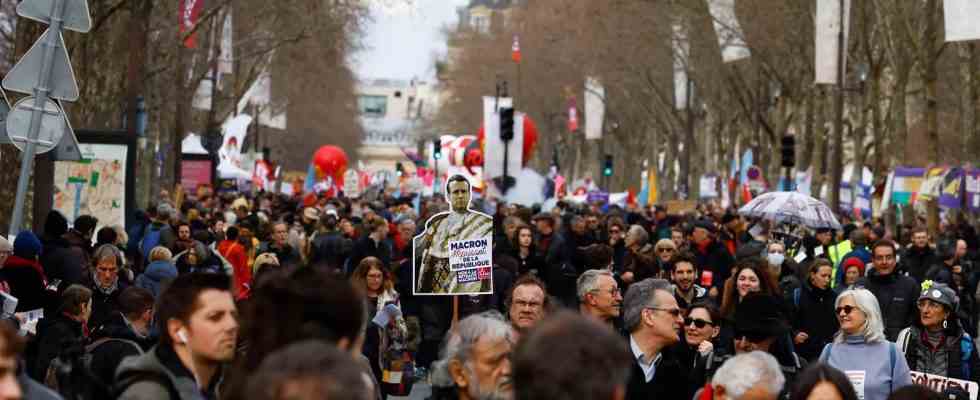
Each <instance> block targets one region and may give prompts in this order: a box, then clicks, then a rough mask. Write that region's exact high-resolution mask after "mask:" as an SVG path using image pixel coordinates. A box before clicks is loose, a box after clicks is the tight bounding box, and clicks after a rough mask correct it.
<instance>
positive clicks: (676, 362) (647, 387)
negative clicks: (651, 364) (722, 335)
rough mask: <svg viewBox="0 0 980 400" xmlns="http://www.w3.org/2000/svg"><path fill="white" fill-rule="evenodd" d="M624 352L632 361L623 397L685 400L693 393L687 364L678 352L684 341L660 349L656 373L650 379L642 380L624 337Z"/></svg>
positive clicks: (640, 371)
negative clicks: (628, 353) (627, 352)
mask: <svg viewBox="0 0 980 400" xmlns="http://www.w3.org/2000/svg"><path fill="white" fill-rule="evenodd" d="M625 342H626V343H624V346H626V351H629V352H630V356H631V357H632V358H633V361H632V363H631V365H630V380H629V383H627V385H626V400H641V399H643V400H645V399H689V398H691V396H692V395H693V394H694V387H693V386H692V385H691V384H690V382H689V379H690V377H689V375H688V374H689V371H688V368H689V366H688V365H686V364H684V361H683V360H684V358H683V357H682V356H681V355H680V354H679V352H682V351H683V349H682V347H686V346H687V345H686V344H678V345H675V346H672V347H668V348H665V349H664V350H663V351H661V352H660V357H661V358H660V361H659V362H657V364H656V372H654V375H653V379H651V380H650V382H647V381H646V376H645V375H644V374H643V368H641V367H640V363H639V362H638V361H637V359H636V358H635V357H633V350H632V348H631V347H630V344H629V342H630V339H629V338H628V337H627V339H626V341H625Z"/></svg>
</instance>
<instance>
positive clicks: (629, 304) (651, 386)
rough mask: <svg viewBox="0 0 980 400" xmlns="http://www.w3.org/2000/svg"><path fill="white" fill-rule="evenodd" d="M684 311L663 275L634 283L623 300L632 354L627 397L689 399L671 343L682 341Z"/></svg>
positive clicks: (686, 380)
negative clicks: (662, 277)
mask: <svg viewBox="0 0 980 400" xmlns="http://www.w3.org/2000/svg"><path fill="white" fill-rule="evenodd" d="M683 321H684V318H683V314H682V310H681V308H680V307H679V306H678V305H677V300H676V299H675V298H674V294H673V292H672V290H671V284H670V282H668V281H666V280H664V279H647V280H644V281H640V282H637V283H634V284H633V285H631V286H630V288H629V291H627V292H626V298H625V299H624V300H623V323H624V326H625V328H626V329H627V330H628V331H629V338H628V343H627V344H624V346H628V347H627V348H628V349H629V350H630V354H632V355H633V358H632V359H633V360H632V363H631V370H632V373H631V376H630V380H629V384H628V385H627V387H626V399H627V400H639V399H689V398H691V396H692V395H693V394H694V389H695V388H694V387H692V385H691V384H690V382H689V376H688V373H687V371H686V367H687V366H683V365H681V362H680V357H678V354H676V351H675V349H674V346H675V345H677V344H678V343H680V345H681V346H684V345H685V344H684V343H683V342H682V341H681V340H682V338H681V331H682V325H683Z"/></svg>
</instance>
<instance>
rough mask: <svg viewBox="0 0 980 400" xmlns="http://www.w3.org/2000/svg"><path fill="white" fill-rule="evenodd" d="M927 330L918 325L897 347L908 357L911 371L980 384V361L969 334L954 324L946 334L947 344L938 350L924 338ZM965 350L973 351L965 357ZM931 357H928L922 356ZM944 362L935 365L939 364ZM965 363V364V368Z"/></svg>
mask: <svg viewBox="0 0 980 400" xmlns="http://www.w3.org/2000/svg"><path fill="white" fill-rule="evenodd" d="M922 334H923V327H922V324H921V323H915V324H913V325H912V326H910V327H908V328H905V329H903V330H902V332H901V333H899V334H898V341H897V342H896V344H897V345H898V347H899V349H901V350H902V351H903V352H904V354H905V361H906V362H908V364H909V369H911V370H913V371H918V372H924V373H927V374H933V375H939V376H945V377H947V378H953V379H962V380H968V381H973V382H980V358H978V357H977V348H976V344H975V343H974V342H973V339H972V338H971V337H970V335H969V334H967V333H966V332H964V331H963V329H960V327H959V324H955V323H954V324H953V326H950V327H949V328H947V329H946V330H945V332H944V335H945V336H944V337H943V342H942V343H941V344H940V345H939V347H938V348H937V349H935V350H933V349H931V348H930V345H927V344H926V343H925V342H924V341H923V338H922ZM963 350H967V351H969V354H966V355H964V353H963ZM923 355H928V357H922V356H923ZM936 360H940V361H943V362H941V363H940V364H941V365H935V364H936V363H935V361H936ZM964 362H965V365H964Z"/></svg>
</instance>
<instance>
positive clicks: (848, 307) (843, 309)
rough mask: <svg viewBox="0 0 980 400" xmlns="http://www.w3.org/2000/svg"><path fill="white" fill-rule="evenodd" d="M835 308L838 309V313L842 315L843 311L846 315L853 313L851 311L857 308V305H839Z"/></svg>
mask: <svg viewBox="0 0 980 400" xmlns="http://www.w3.org/2000/svg"><path fill="white" fill-rule="evenodd" d="M834 310H835V311H837V315H840V313H841V311H843V312H844V315H848V314H850V313H851V311H854V310H857V307H854V306H843V307H837V308H835V309H834Z"/></svg>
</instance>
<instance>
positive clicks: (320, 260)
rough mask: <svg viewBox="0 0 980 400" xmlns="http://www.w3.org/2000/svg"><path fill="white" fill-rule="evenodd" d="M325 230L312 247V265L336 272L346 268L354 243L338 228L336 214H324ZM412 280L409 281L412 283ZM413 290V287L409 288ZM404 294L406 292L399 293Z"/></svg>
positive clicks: (317, 236) (322, 221) (322, 219)
mask: <svg viewBox="0 0 980 400" xmlns="http://www.w3.org/2000/svg"><path fill="white" fill-rule="evenodd" d="M320 222H321V225H323V229H322V230H321V231H319V232H317V233H316V237H314V238H313V241H312V243H311V245H310V256H309V257H310V260H309V261H310V265H313V266H324V267H327V268H330V269H333V270H335V271H340V270H342V269H343V268H344V261H346V260H347V257H348V256H350V253H351V249H352V248H353V246H354V242H353V241H351V240H350V239H348V238H346V237H345V236H344V233H343V232H341V231H340V229H339V227H338V220H337V216H336V215H335V214H331V213H329V212H328V213H324V215H323V216H322V217H321V218H320ZM410 281H411V279H409V283H410ZM409 288H411V286H409ZM399 293H402V294H404V292H401V291H399Z"/></svg>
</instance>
